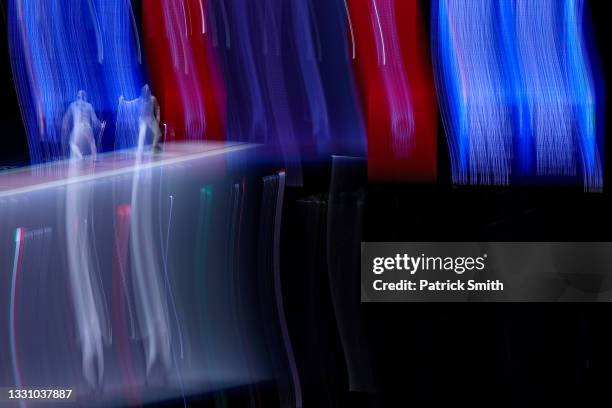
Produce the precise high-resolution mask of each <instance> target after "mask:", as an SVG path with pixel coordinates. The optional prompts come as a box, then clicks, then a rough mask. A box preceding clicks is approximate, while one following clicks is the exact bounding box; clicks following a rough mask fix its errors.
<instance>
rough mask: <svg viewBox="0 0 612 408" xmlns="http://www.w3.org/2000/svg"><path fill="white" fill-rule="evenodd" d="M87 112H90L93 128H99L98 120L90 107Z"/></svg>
mask: <svg viewBox="0 0 612 408" xmlns="http://www.w3.org/2000/svg"><path fill="white" fill-rule="evenodd" d="M89 110H90V111H91V121H92V123H93V125H94V127H99V126H101V123H100V119H98V116H97V115H96V111H95V110H94V108H93V106H91V105H90V106H89Z"/></svg>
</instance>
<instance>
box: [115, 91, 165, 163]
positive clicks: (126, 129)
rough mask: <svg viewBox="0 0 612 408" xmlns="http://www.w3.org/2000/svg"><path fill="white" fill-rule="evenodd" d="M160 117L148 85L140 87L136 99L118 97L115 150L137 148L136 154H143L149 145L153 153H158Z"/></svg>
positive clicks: (155, 100)
mask: <svg viewBox="0 0 612 408" xmlns="http://www.w3.org/2000/svg"><path fill="white" fill-rule="evenodd" d="M160 115H161V112H160V107H159V103H157V98H155V96H153V95H152V94H151V89H150V88H149V85H146V84H145V85H144V86H143V87H142V90H141V93H140V96H139V97H138V98H136V99H132V100H128V99H125V98H124V97H123V96H121V97H119V107H118V109H117V140H116V143H117V148H119V149H123V148H131V147H137V151H138V152H143V151H144V150H145V146H146V145H148V144H149V143H150V144H151V147H152V149H153V151H155V152H160V151H161V146H160V140H161V129H160V126H159V125H160ZM136 137H137V139H135V138H136Z"/></svg>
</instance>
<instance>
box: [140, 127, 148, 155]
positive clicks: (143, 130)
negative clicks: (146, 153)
mask: <svg viewBox="0 0 612 408" xmlns="http://www.w3.org/2000/svg"><path fill="white" fill-rule="evenodd" d="M146 137H147V125H146V124H145V123H143V122H142V121H140V123H139V124H138V153H142V152H143V150H144V144H145V139H146Z"/></svg>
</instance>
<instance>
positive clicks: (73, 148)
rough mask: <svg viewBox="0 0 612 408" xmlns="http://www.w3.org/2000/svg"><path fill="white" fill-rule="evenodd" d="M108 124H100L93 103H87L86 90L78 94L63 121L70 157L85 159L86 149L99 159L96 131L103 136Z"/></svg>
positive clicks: (94, 157)
mask: <svg viewBox="0 0 612 408" xmlns="http://www.w3.org/2000/svg"><path fill="white" fill-rule="evenodd" d="M105 126H106V122H100V120H99V119H98V116H96V112H95V111H94V109H93V106H92V105H91V103H89V102H87V93H86V92H85V91H84V90H82V89H81V90H80V91H78V92H77V99H76V100H75V101H74V102H72V103H71V104H70V105H69V106H68V110H67V111H66V113H65V114H64V119H63V121H62V135H63V138H64V140H66V139H67V140H68V144H69V146H70V157H71V158H76V159H82V158H83V152H84V151H85V149H89V154H90V155H91V156H92V158H93V159H94V160H95V159H96V157H97V148H96V139H95V138H94V131H95V130H97V131H99V132H100V134H102V133H103V132H104V128H105Z"/></svg>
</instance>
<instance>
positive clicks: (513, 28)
mask: <svg viewBox="0 0 612 408" xmlns="http://www.w3.org/2000/svg"><path fill="white" fill-rule="evenodd" d="M583 9H584V2H583V0H561V1H559V0H542V1H535V2H534V1H528V0H514V1H503V0H495V1H486V0H478V1H473V2H470V3H469V4H468V3H466V2H462V1H458V0H438V1H437V2H435V3H434V7H433V13H432V16H433V21H432V26H433V29H434V30H435V36H434V37H435V38H434V40H433V41H434V46H437V54H436V58H435V60H436V64H437V65H436V68H437V80H438V87H439V90H440V94H441V100H442V106H443V110H442V114H443V115H442V116H443V119H444V124H445V127H446V130H447V137H448V141H449V146H450V153H451V161H452V168H453V180H454V181H455V183H458V184H510V183H511V182H514V181H516V182H525V181H529V180H532V181H535V180H546V181H547V182H552V183H558V182H575V181H576V180H579V179H581V180H582V182H583V184H584V187H585V190H587V191H600V190H601V189H602V187H603V178H602V165H601V158H600V154H599V151H598V149H599V148H600V146H601V143H600V140H599V137H598V135H597V126H596V120H597V118H596V100H595V99H596V98H595V86H596V84H595V80H594V77H593V73H592V71H591V67H590V64H591V61H590V56H589V55H588V53H587V48H586V45H585V34H584V29H583V24H584V23H585V18H584V15H583Z"/></svg>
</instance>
